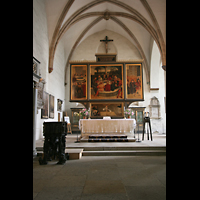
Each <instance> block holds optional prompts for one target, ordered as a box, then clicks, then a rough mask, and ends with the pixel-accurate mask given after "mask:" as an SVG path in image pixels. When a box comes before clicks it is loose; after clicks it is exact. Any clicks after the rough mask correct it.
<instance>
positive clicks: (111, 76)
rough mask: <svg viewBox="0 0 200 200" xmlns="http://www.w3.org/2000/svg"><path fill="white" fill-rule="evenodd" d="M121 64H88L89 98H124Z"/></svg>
mask: <svg viewBox="0 0 200 200" xmlns="http://www.w3.org/2000/svg"><path fill="white" fill-rule="evenodd" d="M123 88H124V84H123V65H122V64H102V65H90V99H92V100H93V99H96V100H114V99H124V89H123Z"/></svg>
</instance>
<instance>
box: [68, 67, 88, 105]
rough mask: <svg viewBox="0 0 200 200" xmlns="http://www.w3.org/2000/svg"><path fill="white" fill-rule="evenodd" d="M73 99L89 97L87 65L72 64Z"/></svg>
mask: <svg viewBox="0 0 200 200" xmlns="http://www.w3.org/2000/svg"><path fill="white" fill-rule="evenodd" d="M70 96H71V100H78V101H79V100H86V99H87V65H71V95H70Z"/></svg>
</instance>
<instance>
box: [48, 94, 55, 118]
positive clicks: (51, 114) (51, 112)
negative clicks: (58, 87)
mask: <svg viewBox="0 0 200 200" xmlns="http://www.w3.org/2000/svg"><path fill="white" fill-rule="evenodd" d="M49 118H52V119H53V118H54V96H53V95H51V94H50V95H49Z"/></svg>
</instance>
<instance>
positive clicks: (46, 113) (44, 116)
mask: <svg viewBox="0 0 200 200" xmlns="http://www.w3.org/2000/svg"><path fill="white" fill-rule="evenodd" d="M43 101H44V105H43V108H42V109H41V119H48V117H49V94H48V93H47V92H45V91H43Z"/></svg>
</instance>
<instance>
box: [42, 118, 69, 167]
mask: <svg viewBox="0 0 200 200" xmlns="http://www.w3.org/2000/svg"><path fill="white" fill-rule="evenodd" d="M66 135H67V122H44V123H43V136H44V137H45V140H44V145H43V152H44V157H43V159H42V158H41V157H40V159H39V163H40V165H46V164H47V163H48V162H47V161H51V160H52V158H54V159H55V157H56V156H57V157H58V158H59V161H58V163H57V164H64V163H65V161H66V158H65V136H66Z"/></svg>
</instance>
